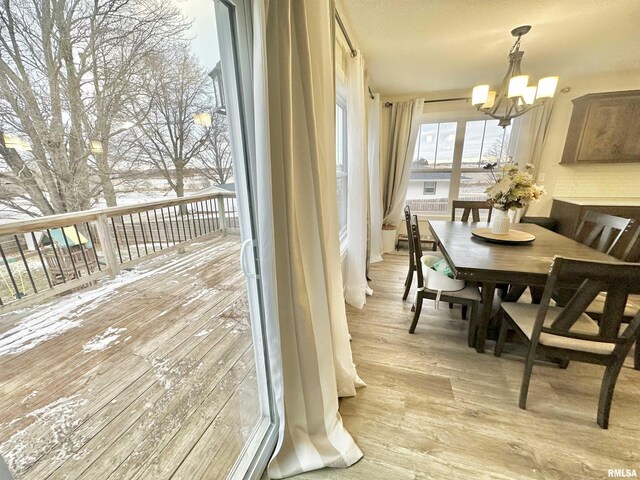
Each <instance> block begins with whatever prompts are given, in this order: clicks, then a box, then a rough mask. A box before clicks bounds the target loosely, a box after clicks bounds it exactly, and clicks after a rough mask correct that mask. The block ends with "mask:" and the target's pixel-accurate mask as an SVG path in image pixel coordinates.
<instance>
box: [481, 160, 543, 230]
mask: <svg viewBox="0 0 640 480" xmlns="http://www.w3.org/2000/svg"><path fill="white" fill-rule="evenodd" d="M496 166H497V165H496V164H495V163H488V164H486V165H485V166H484V167H483V168H484V169H485V170H488V171H489V173H490V174H491V176H492V177H493V181H494V183H493V185H490V186H489V187H487V189H486V190H485V193H486V194H487V200H489V201H490V202H491V204H492V205H493V208H495V209H496V216H495V218H494V220H493V224H492V226H491V229H492V232H493V233H496V234H506V233H508V232H509V228H510V227H511V219H510V218H509V210H517V209H519V208H523V207H526V206H527V205H529V204H530V203H531V202H534V201H536V200H538V199H539V198H540V197H541V196H542V194H543V193H545V191H544V187H541V186H539V185H536V183H535V181H534V178H533V174H532V173H533V169H534V166H533V165H531V164H530V163H527V164H526V165H525V167H524V170H520V169H519V168H518V166H517V165H516V164H514V163H506V164H505V165H503V166H502V167H500V170H499V171H498V173H496V172H495V171H494V169H495V168H496Z"/></svg>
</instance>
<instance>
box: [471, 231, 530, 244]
mask: <svg viewBox="0 0 640 480" xmlns="http://www.w3.org/2000/svg"><path fill="white" fill-rule="evenodd" d="M471 235H473V236H474V237H478V238H481V239H483V240H486V241H487V242H492V243H503V244H508V245H514V244H521V243H530V242H533V241H534V240H535V239H536V236H535V235H532V234H530V233H527V232H522V231H520V230H509V232H507V233H493V232H492V231H491V228H474V229H473V230H471Z"/></svg>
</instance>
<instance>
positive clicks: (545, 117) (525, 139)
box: [514, 98, 555, 222]
mask: <svg viewBox="0 0 640 480" xmlns="http://www.w3.org/2000/svg"><path fill="white" fill-rule="evenodd" d="M554 104H555V99H554V98H550V99H549V100H548V101H547V102H545V103H544V105H543V106H542V107H541V108H536V109H535V110H534V111H533V112H531V113H529V114H527V115H525V116H524V117H520V118H519V119H518V123H517V126H518V131H517V133H516V135H517V138H516V140H517V144H516V149H515V156H514V158H515V160H516V162H517V163H518V164H519V165H524V164H525V163H531V164H533V165H534V166H535V172H534V176H535V178H536V180H538V174H539V173H540V168H539V167H540V161H541V160H542V152H543V151H544V147H545V145H546V143H547V139H548V137H549V126H550V125H551V118H552V116H553V107H554ZM527 210H529V206H528V205H527V206H526V207H525V208H524V209H521V210H519V211H518V214H517V215H516V218H515V220H517V221H518V222H519V221H520V219H521V218H522V217H523V216H525V215H526V214H527Z"/></svg>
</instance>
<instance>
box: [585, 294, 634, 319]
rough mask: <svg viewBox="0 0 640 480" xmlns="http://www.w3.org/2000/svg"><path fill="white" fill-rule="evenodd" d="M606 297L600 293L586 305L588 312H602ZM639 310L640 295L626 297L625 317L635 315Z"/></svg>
mask: <svg viewBox="0 0 640 480" xmlns="http://www.w3.org/2000/svg"><path fill="white" fill-rule="evenodd" d="M606 299H607V296H606V294H604V293H600V294H599V295H598V296H597V297H596V298H595V300H594V301H593V302H591V305H589V306H588V307H587V312H588V313H595V314H602V313H603V312H604V303H605V300H606ZM638 311H640V295H629V298H628V299H627V306H626V307H625V309H624V316H625V317H635V315H636V313H638Z"/></svg>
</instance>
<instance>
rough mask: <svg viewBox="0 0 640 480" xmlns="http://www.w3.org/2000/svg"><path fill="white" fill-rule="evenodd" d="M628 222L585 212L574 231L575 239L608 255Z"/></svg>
mask: <svg viewBox="0 0 640 480" xmlns="http://www.w3.org/2000/svg"><path fill="white" fill-rule="evenodd" d="M630 222H631V220H629V219H628V218H622V217H616V216H614V215H608V214H606V213H600V212H596V211H594V210H587V213H586V214H585V215H584V217H583V218H582V221H581V222H580V225H579V226H578V229H577V230H576V235H575V239H576V240H577V241H579V242H582V243H584V244H585V245H588V246H589V247H593V248H595V249H596V250H598V251H599V252H603V253H610V252H611V250H613V248H614V247H615V246H616V243H618V240H620V237H621V236H622V234H623V233H624V231H625V230H626V228H627V227H628V226H629V223H630Z"/></svg>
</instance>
